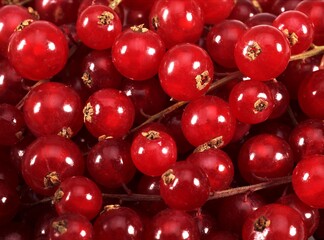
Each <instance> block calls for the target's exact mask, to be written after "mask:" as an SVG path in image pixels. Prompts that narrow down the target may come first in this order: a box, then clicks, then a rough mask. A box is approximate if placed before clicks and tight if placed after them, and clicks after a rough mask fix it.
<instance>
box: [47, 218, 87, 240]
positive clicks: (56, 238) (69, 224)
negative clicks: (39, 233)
mask: <svg viewBox="0 0 324 240" xmlns="http://www.w3.org/2000/svg"><path fill="white" fill-rule="evenodd" d="M49 239H51V240H71V239H73V240H91V239H93V229H92V225H91V223H90V222H89V220H88V219H87V218H86V217H84V216H82V215H78V214H69V213H68V214H63V215H61V216H58V217H55V218H54V219H53V220H52V221H51V223H50V226H49Z"/></svg>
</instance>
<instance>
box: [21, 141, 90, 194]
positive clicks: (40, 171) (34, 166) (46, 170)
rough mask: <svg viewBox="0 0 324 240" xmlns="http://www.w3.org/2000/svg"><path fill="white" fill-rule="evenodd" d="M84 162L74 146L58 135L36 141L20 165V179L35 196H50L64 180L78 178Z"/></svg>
mask: <svg viewBox="0 0 324 240" xmlns="http://www.w3.org/2000/svg"><path fill="white" fill-rule="evenodd" d="M83 171H84V160H83V157H82V154H81V152H80V150H79V148H78V147H77V145H76V144H75V143H73V142H72V141H71V140H69V139H66V138H63V137H60V136H55V135H54V136H46V137H40V138H38V139H36V140H35V141H34V142H32V143H31V144H30V146H29V147H28V148H27V149H26V152H25V155H24V158H23V162H22V175H23V177H24V180H25V181H26V183H27V184H28V186H29V187H31V188H32V189H33V190H34V191H35V192H36V193H39V194H42V195H47V196H51V195H52V194H53V193H54V192H55V190H56V189H57V188H58V186H59V185H60V183H61V181H63V180H64V179H66V178H68V177H71V176H75V175H82V174H83Z"/></svg>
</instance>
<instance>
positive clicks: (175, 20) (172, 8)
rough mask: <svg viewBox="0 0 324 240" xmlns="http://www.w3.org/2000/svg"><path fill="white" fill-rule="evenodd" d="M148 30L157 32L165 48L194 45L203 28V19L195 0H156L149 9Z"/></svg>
mask: <svg viewBox="0 0 324 240" xmlns="http://www.w3.org/2000/svg"><path fill="white" fill-rule="evenodd" d="M149 21H150V29H152V30H154V31H156V32H157V34H159V35H160V37H161V38H162V40H163V41H164V43H165V45H166V47H167V48H171V47H172V46H174V45H176V44H179V43H195V42H197V41H198V40H199V38H200V35H201V33H202V31H203V27H204V18H203V13H202V10H201V8H200V6H199V4H198V3H197V2H196V1H195V0H189V1H188V0H173V1H168V0H157V1H155V2H154V5H153V6H152V8H151V11H150V16H149Z"/></svg>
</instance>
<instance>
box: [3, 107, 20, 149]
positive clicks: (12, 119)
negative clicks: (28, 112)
mask: <svg viewBox="0 0 324 240" xmlns="http://www.w3.org/2000/svg"><path fill="white" fill-rule="evenodd" d="M25 127H26V126H25V121H24V116H23V115H22V113H21V112H20V111H19V110H18V109H17V108H16V107H15V106H12V105H9V104H6V103H2V104H0V145H5V146H12V145H14V144H16V143H18V142H19V141H20V140H22V139H23V133H24V130H25Z"/></svg>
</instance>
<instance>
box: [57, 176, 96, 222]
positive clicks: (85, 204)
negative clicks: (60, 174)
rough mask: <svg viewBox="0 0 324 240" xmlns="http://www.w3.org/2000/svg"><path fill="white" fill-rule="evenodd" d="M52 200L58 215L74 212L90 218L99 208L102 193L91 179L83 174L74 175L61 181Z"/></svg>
mask: <svg viewBox="0 0 324 240" xmlns="http://www.w3.org/2000/svg"><path fill="white" fill-rule="evenodd" d="M53 202H54V205H55V209H56V212H57V213H58V214H59V215H62V214H65V213H75V214H81V215H83V216H85V217H86V218H87V219H88V220H91V219H93V218H94V217H95V216H97V214H98V213H99V211H100V209H101V205H102V195H101V191H100V189H99V188H98V187H97V185H96V184H95V183H94V182H93V181H91V180H90V179H88V178H86V177H84V176H74V177H70V178H67V179H65V180H64V181H62V183H61V184H60V187H59V188H58V189H57V190H56V192H55V194H54V199H53Z"/></svg>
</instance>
